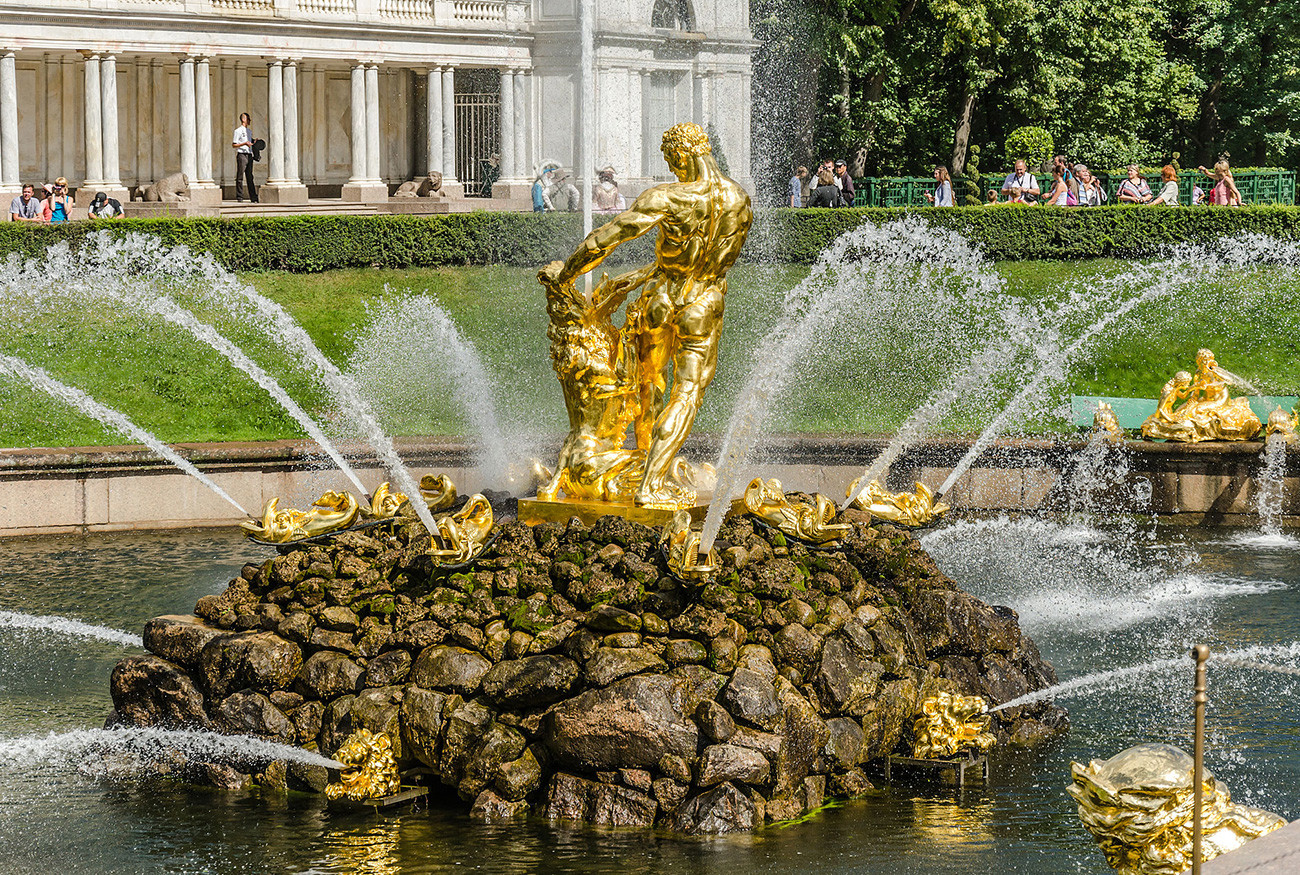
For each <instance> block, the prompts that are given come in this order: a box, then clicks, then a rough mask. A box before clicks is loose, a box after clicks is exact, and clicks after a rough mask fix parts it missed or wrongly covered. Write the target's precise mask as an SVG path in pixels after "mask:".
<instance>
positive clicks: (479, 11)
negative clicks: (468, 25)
mask: <svg viewBox="0 0 1300 875" xmlns="http://www.w3.org/2000/svg"><path fill="white" fill-rule="evenodd" d="M452 15H453V17H454V18H455V19H456V20H457V21H505V20H506V4H505V0H454V2H453V3H452Z"/></svg>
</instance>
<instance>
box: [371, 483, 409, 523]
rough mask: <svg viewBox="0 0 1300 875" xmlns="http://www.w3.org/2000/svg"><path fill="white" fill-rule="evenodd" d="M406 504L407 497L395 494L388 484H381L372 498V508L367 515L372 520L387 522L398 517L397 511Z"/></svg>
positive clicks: (399, 493) (398, 493)
mask: <svg viewBox="0 0 1300 875" xmlns="http://www.w3.org/2000/svg"><path fill="white" fill-rule="evenodd" d="M405 503H406V495H405V494H403V493H401V492H393V491H392V490H391V489H390V487H389V485H388V483H380V484H379V487H378V488H377V489H375V491H374V494H373V495H371V496H370V508H369V510H368V512H367V515H368V516H369V517H370V518H371V519H376V520H386V519H391V518H392V517H395V516H397V511H398V509H399V508H401V506H402V505H403V504H405Z"/></svg>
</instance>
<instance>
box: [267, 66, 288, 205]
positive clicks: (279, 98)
mask: <svg viewBox="0 0 1300 875" xmlns="http://www.w3.org/2000/svg"><path fill="white" fill-rule="evenodd" d="M266 151H267V153H268V155H267V157H268V159H269V162H268V163H269V164H270V169H269V171H268V172H267V177H266V184H267V185H268V186H277V185H284V62H283V61H280V60H274V61H272V62H271V63H270V64H269V65H267V70H266Z"/></svg>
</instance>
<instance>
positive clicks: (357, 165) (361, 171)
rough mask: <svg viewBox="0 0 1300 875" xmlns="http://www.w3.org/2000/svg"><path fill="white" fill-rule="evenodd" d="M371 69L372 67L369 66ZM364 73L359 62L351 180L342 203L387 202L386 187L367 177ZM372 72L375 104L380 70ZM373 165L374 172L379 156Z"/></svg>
mask: <svg viewBox="0 0 1300 875" xmlns="http://www.w3.org/2000/svg"><path fill="white" fill-rule="evenodd" d="M372 66H373V65H372ZM367 72H368V71H367V69H366V64H365V62H364V61H358V62H357V64H356V66H354V67H353V68H352V177H351V178H350V179H349V180H348V181H347V184H346V185H344V186H343V200H345V201H361V202H363V203H371V202H375V201H384V200H387V199H388V186H386V185H384V184H382V183H378V184H376V183H375V182H372V181H371V180H370V179H369V177H368V176H367V173H368V172H369V168H370V164H371V161H370V157H369V151H370V150H369V145H370V130H369V128H370V125H369V122H368V120H367V118H368V115H369V113H368V112H367V106H366V104H367V103H368V101H367V99H366V98H367V94H366V91H367V89H366V79H367ZM374 72H375V98H376V103H378V96H379V94H378V92H379V69H378V67H375V68H374ZM377 116H378V113H376V119H375V122H376V125H375V139H376V143H375V151H376V152H378V148H379V144H378V142H377V141H378V138H379V127H378V121H379V119H378V117H377ZM374 163H375V166H376V168H377V167H378V164H379V156H378V154H376V155H375V158H374Z"/></svg>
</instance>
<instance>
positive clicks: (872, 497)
mask: <svg viewBox="0 0 1300 875" xmlns="http://www.w3.org/2000/svg"><path fill="white" fill-rule="evenodd" d="M861 484H862V478H861V477H859V478H858V479H857V480H854V481H853V482H852V483H850V484H849V488H848V491H847V492H846V493H845V495H846V497H847V496H850V495H852V496H856V497H855V498H854V499H853V502H852V505H853V507H856V508H858V509H859V510H865V511H866V512H867V513H869V514H871V515H872V516H873V517H875V518H876V519H879V520H884V521H885V522H888V523H894V524H895V525H900V526H912V527H915V526H924V525H928V524H929V523H932V522H934V521H935V520H937V519H938V518H939V517H941V516H943V515H944V514H946V513H947V512H948V511H949V510H950V508H949V507H948V505H946V504H944V503H943V502H941V501H935V499H934V493H933V492H931V491H930V488H929V487H928V486H926V485H925V484H924V483H922V482H920V481H919V480H918V481H917V482H916V485H915V487H914V490H915V491H913V492H898V493H894V492H889V491H888V490H886V489H885V488H884V487H883V486H881V485H880V481H878V480H872V481H871V482H870V483H868V484H867V488H866V489H865V490H863V489H862V485H861Z"/></svg>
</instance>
